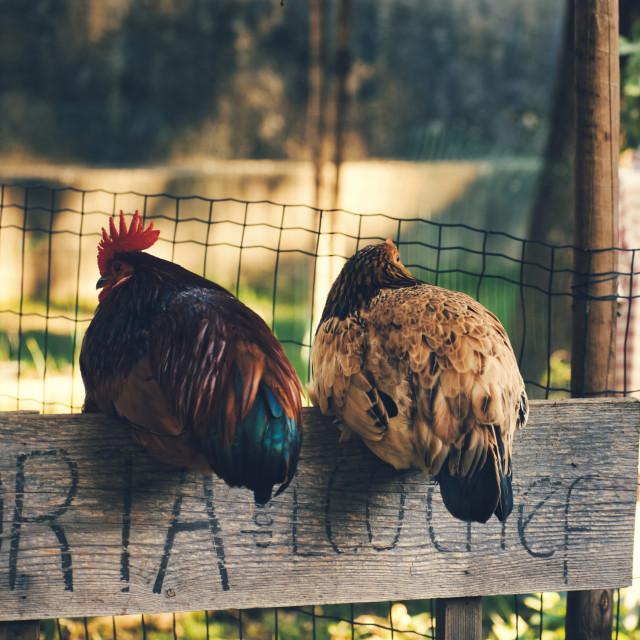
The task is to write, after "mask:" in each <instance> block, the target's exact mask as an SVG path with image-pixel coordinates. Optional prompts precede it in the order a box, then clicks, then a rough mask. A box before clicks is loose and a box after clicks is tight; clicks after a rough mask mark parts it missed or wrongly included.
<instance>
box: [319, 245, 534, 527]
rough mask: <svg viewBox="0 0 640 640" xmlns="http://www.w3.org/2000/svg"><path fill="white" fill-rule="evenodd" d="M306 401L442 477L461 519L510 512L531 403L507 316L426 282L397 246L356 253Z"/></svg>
mask: <svg viewBox="0 0 640 640" xmlns="http://www.w3.org/2000/svg"><path fill="white" fill-rule="evenodd" d="M311 359H312V375H313V380H312V383H311V385H310V388H309V394H310V397H311V400H312V402H313V404H315V405H317V406H319V407H320V408H321V410H322V412H323V413H326V414H329V415H335V416H337V417H338V419H339V421H340V428H341V429H342V431H343V437H346V436H348V435H349V433H350V432H351V431H353V432H355V433H356V434H358V435H359V436H361V437H362V439H363V440H364V442H365V444H366V445H367V446H368V447H369V448H370V449H371V450H372V451H373V452H374V453H375V454H376V455H377V456H379V457H380V458H382V459H383V460H385V461H386V462H389V463H390V464H392V465H393V466H394V467H396V468H397V469H404V468H407V467H410V466H411V465H414V466H416V467H418V468H420V469H422V470H423V471H425V472H426V473H428V474H429V475H432V476H436V477H437V479H438V481H439V483H440V490H441V493H442V498H443V500H444V503H445V505H446V507H447V509H449V511H450V512H451V513H452V514H453V515H454V516H455V517H456V518H460V519H461V520H466V521H477V522H486V521H487V520H488V519H489V518H490V517H491V516H492V515H493V514H494V513H495V514H496V516H497V517H498V518H499V519H500V520H502V521H504V520H505V519H506V518H507V516H508V515H509V513H510V512H511V510H512V508H513V494H512V490H511V477H512V472H511V446H512V440H513V433H514V430H515V429H516V428H517V427H521V426H523V425H524V424H525V423H526V421H527V416H528V404H527V396H526V393H525V389H524V383H523V381H522V376H521V375H520V372H519V370H518V365H517V362H516V358H515V355H514V353H513V349H512V348H511V344H510V343H509V338H508V337H507V334H506V332H505V330H504V328H503V327H502V325H501V324H500V322H499V321H498V319H497V318H496V317H495V316H494V315H493V314H492V313H490V312H489V311H487V309H485V308H484V307H483V306H482V305H481V304H479V303H478V302H476V301H475V300H474V299H473V298H470V297H469V296H467V295H465V294H463V293H457V292H454V291H448V290H446V289H441V288H440V287H435V286H432V285H430V284H426V283H424V282H421V281H419V280H417V279H416V278H414V277H413V276H412V275H411V273H409V271H408V270H407V269H406V268H405V267H404V265H403V264H402V263H401V262H400V254H399V253H398V250H397V249H396V247H395V246H394V244H393V243H392V242H391V240H387V241H386V242H385V243H382V244H378V245H374V246H370V247H366V248H364V249H362V250H361V251H358V252H357V253H356V254H355V255H354V256H352V257H351V258H350V259H349V260H348V261H347V263H346V264H345V266H344V267H343V269H342V271H341V273H340V274H339V276H338V278H337V279H336V281H335V282H334V284H333V286H332V288H331V290H330V292H329V296H328V298H327V302H326V305H325V308H324V312H323V314H322V318H321V320H320V324H319V326H318V329H317V331H316V334H315V338H314V340H313V345H312V349H311Z"/></svg>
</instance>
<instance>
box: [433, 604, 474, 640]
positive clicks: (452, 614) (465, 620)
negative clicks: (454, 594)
mask: <svg viewBox="0 0 640 640" xmlns="http://www.w3.org/2000/svg"><path fill="white" fill-rule="evenodd" d="M481 637H482V598H440V599H438V600H436V640H459V639H460V638H465V640H480V638H481Z"/></svg>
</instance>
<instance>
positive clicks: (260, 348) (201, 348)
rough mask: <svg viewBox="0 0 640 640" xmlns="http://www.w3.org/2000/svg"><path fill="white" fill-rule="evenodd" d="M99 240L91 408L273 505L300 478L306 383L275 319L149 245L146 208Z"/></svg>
mask: <svg viewBox="0 0 640 640" xmlns="http://www.w3.org/2000/svg"><path fill="white" fill-rule="evenodd" d="M109 225H110V233H109V234H107V232H106V230H105V229H103V230H102V236H103V237H102V240H101V241H100V243H99V245H98V267H99V270H100V279H99V280H98V282H97V284H96V288H97V289H100V290H101V291H100V294H99V295H98V299H99V303H98V307H97V309H96V312H95V315H94V317H93V320H92V321H91V324H90V325H89V328H88V329H87V332H86V334H85V337H84V340H83V343H82V350H81V353H80V369H81V372H82V379H83V382H84V386H85V390H86V399H85V402H84V407H83V411H85V412H95V411H100V412H102V413H105V414H107V415H109V416H117V417H119V418H120V419H121V420H123V421H124V422H126V423H127V424H128V425H130V426H131V427H132V434H133V436H134V438H135V440H136V441H137V442H138V443H140V444H141V445H142V446H143V447H145V448H146V449H147V451H148V452H149V453H150V454H151V455H152V456H154V457H155V458H157V459H159V460H161V461H163V462H167V463H170V464H173V465H177V466H182V467H188V468H190V469H192V470H194V471H196V472H199V473H203V474H209V473H211V471H214V472H215V473H216V474H217V475H218V476H220V477H221V478H222V479H223V480H224V481H225V482H226V483H227V484H229V485H230V486H233V487H235V486H244V487H247V488H249V489H251V490H252V491H253V493H254V497H255V501H256V502H257V503H259V504H264V503H266V502H267V501H268V500H269V499H270V497H271V493H272V489H273V486H274V485H275V484H280V487H279V489H278V491H277V492H276V494H275V495H278V494H279V493H280V492H281V491H283V490H284V489H285V488H286V487H287V485H288V484H289V483H290V482H291V480H292V478H293V475H294V472H295V469H296V465H297V461H298V455H299V452H300V443H301V435H302V420H301V412H302V409H301V393H302V387H301V385H300V382H299V380H298V377H297V376H296V373H295V370H294V368H293V366H292V365H291V363H290V362H289V360H288V359H287V357H286V355H285V353H284V350H283V349H282V346H281V345H280V343H279V342H278V341H277V340H276V338H275V336H274V335H273V333H272V332H271V330H270V329H269V328H268V327H267V325H266V324H265V322H264V321H263V320H262V319H261V318H260V317H259V316H258V315H257V314H256V313H254V312H253V311H252V310H251V309H249V308H248V307H247V306H245V305H244V304H243V303H242V302H240V301H239V300H238V299H237V298H236V297H235V296H233V295H232V294H231V293H229V292H228V291H227V290H226V289H224V288H223V287H221V286H219V285H218V284H216V283H214V282H211V281H209V280H206V279H205V278H202V277H200V276H198V275H196V274H194V273H191V272H190V271H187V270H186V269H183V268H182V267H180V266H178V265H176V264H173V263H172V262H168V261H166V260H162V259H160V258H156V257H155V256H152V255H150V254H148V253H144V252H143V250H144V249H147V248H149V247H150V246H152V245H153V244H154V243H155V242H156V240H157V238H158V235H159V231H154V230H153V223H151V224H150V225H149V226H148V228H146V229H143V223H142V221H141V220H140V219H139V216H138V212H137V211H136V213H135V215H134V216H133V220H132V221H131V224H130V226H129V228H128V229H127V225H126V221H125V218H124V214H123V213H122V212H120V225H119V230H117V229H116V225H115V224H114V222H113V218H110V220H109Z"/></svg>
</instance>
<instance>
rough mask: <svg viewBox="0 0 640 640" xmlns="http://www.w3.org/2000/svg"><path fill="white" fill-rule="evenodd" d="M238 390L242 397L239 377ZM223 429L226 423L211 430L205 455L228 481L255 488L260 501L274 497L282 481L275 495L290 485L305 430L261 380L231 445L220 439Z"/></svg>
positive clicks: (266, 500) (238, 425)
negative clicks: (289, 415)
mask: <svg viewBox="0 0 640 640" xmlns="http://www.w3.org/2000/svg"><path fill="white" fill-rule="evenodd" d="M237 391H238V397H241V393H242V381H241V380H240V378H238V384H237ZM220 419H222V416H221V417H220ZM224 429H225V426H224V425H222V428H221V429H218V428H213V429H211V432H210V435H209V438H208V440H207V442H206V455H207V458H208V459H209V463H210V464H211V466H212V468H213V470H214V471H215V472H216V473H217V474H218V475H219V476H220V477H221V478H222V479H223V480H224V481H225V482H227V484H229V485H231V486H243V487H247V488H248V489H250V490H252V491H253V493H254V498H255V501H256V502H257V503H258V504H265V503H267V502H268V501H269V500H270V499H271V494H272V491H273V487H274V485H276V484H280V487H279V488H278V490H277V491H276V493H275V495H276V496H277V495H279V494H280V493H281V492H282V491H284V490H285V489H286V488H287V486H288V485H289V483H290V482H291V480H292V479H293V475H294V473H295V469H296V466H297V464H298V457H299V455H300V446H301V439H302V438H301V431H302V430H301V429H300V425H298V424H296V421H295V419H294V418H290V417H288V416H287V414H286V412H285V410H284V408H283V407H282V405H281V404H280V403H279V402H278V400H277V399H276V397H275V396H274V394H273V393H272V391H271V390H270V389H269V387H267V386H266V385H265V384H263V383H260V386H259V389H258V392H257V393H256V397H255V400H254V402H253V405H252V406H251V409H250V410H249V412H248V414H247V416H246V417H245V418H244V420H240V419H238V422H237V424H236V426H235V433H234V436H233V441H232V443H231V447H228V446H226V445H225V444H223V443H221V442H220V441H219V439H220V435H219V434H220V433H223V432H224Z"/></svg>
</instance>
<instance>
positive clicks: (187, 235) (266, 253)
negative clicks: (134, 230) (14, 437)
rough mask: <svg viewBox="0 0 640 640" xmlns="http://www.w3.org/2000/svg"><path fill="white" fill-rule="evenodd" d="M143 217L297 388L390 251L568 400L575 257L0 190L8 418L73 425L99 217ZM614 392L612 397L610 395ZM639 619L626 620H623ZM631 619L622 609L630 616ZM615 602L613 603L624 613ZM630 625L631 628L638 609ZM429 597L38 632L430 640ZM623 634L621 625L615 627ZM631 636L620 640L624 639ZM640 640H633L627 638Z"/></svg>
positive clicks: (548, 631) (510, 631) (630, 260)
mask: <svg viewBox="0 0 640 640" xmlns="http://www.w3.org/2000/svg"><path fill="white" fill-rule="evenodd" d="M120 210H124V211H125V213H133V212H134V211H136V210H137V211H139V212H140V214H141V215H142V216H143V217H144V218H145V219H146V220H153V223H154V227H155V228H156V229H159V230H160V232H161V233H160V239H159V242H158V243H157V244H156V245H155V246H154V249H153V252H154V253H155V254H156V255H158V256H160V257H163V258H166V259H169V260H172V261H175V262H177V263H179V264H181V265H182V266H184V267H186V268H188V269H190V270H192V271H194V272H196V273H199V274H201V275H204V276H205V277H207V278H209V279H212V280H215V281H216V282H218V283H219V284H221V285H223V286H225V287H226V288H228V289H229V290H230V291H232V292H234V293H235V294H236V295H238V297H240V299H241V300H243V302H245V303H246V304H248V305H249V306H250V307H252V308H253V309H255V310H256V311H257V312H258V313H260V314H261V315H262V316H263V317H264V318H265V320H266V321H267V324H269V325H270V326H271V328H272V329H273V330H274V332H275V334H276V336H277V337H278V339H279V340H280V341H281V342H282V344H283V345H284V348H285V351H286V353H287V355H288V357H289V358H290V360H291V361H292V363H293V364H294V366H295V368H296V370H297V372H298V375H299V377H300V379H301V381H302V382H303V384H304V383H306V382H307V381H308V378H309V373H310V358H309V356H310V349H311V341H312V337H313V331H314V329H315V326H316V325H317V322H318V320H319V318H320V314H321V312H322V308H323V305H324V300H325V297H326V294H327V292H328V290H329V287H330V285H331V283H332V282H333V280H334V278H335V277H336V276H337V274H338V272H339V270H340V268H341V267H342V265H343V264H344V262H345V261H346V259H347V258H348V257H350V256H351V255H352V254H353V253H354V252H355V251H356V250H357V249H359V248H361V247H363V246H366V245H367V244H370V243H372V242H377V241H381V240H384V239H385V238H391V239H392V240H393V241H394V242H395V243H396V244H397V245H398V247H399V249H400V253H401V256H402V259H403V262H404V264H405V265H406V266H407V268H408V269H409V270H410V271H411V272H412V273H413V274H414V275H415V276H417V277H418V278H421V279H423V280H426V281H429V282H432V283H434V284H437V285H440V286H443V287H446V288H449V289H454V290H458V291H465V292H466V293H469V294H470V295H472V296H473V297H475V298H476V299H478V300H479V301H480V302H481V303H482V304H484V305H485V306H486V307H487V308H488V309H490V310H491V311H493V312H494V313H495V314H496V315H497V316H498V317H499V318H500V320H501V321H502V323H503V324H504V326H505V328H506V330H507V332H508V334H509V336H510V338H511V341H512V343H513V346H514V350H515V352H516V354H517V355H518V359H519V363H520V367H521V370H522V373H523V377H524V379H525V382H526V385H527V390H528V393H529V395H530V397H531V398H553V397H568V396H569V393H570V349H571V303H572V299H573V298H574V297H576V296H578V295H580V296H586V297H587V298H588V297H589V290H588V287H587V288H586V290H584V289H581V290H580V291H574V290H573V288H572V279H573V272H572V265H573V261H574V252H575V251H576V249H575V248H574V247H572V246H568V245H566V246H553V245H548V244H544V243H540V242H531V241H528V240H526V239H523V238H518V237H515V236H513V235H510V234H507V233H504V232H500V231H489V230H482V229H476V228H473V227H472V226H469V225H463V224H446V223H443V222H439V221H434V220H430V219H426V218H411V219H408V218H398V217H394V216H391V215H387V214H384V213H369V214H364V213H352V212H348V211H341V210H340V211H323V210H318V209H314V208H312V207H308V206H304V205H297V204H278V203H274V202H268V201H262V202H249V201H239V200H234V199H208V198H204V197H200V196H192V197H177V196H172V195H170V194H165V193H161V194H143V193H133V192H127V193H116V192H107V191H102V190H95V191H88V190H79V189H73V188H67V187H65V188H51V187H47V186H40V185H24V184H4V185H1V186H0V281H1V282H3V287H2V290H0V410H8V411H14V410H37V411H41V412H69V411H71V412H77V411H80V410H81V408H82V402H83V398H84V390H83V386H82V381H81V377H80V371H79V366H78V356H79V351H80V346H81V344H82V337H83V334H84V331H85V329H86V328H87V326H88V324H89V322H90V320H91V317H92V315H93V311H94V309H95V306H96V304H97V295H96V291H95V282H96V280H97V277H98V270H97V267H96V262H95V259H96V245H97V243H98V241H99V238H100V235H101V228H102V227H103V226H105V225H106V217H107V216H110V215H115V214H116V213H118V212H119V211H120ZM609 251H612V252H615V253H616V255H617V261H618V265H619V268H618V270H617V272H616V273H607V274H592V278H593V279H594V280H595V279H601V278H612V277H617V278H618V283H619V286H618V295H617V298H616V301H617V304H618V316H619V318H618V320H619V322H618V334H617V337H616V352H617V362H618V369H617V377H616V388H615V389H609V390H607V391H609V392H615V393H617V394H620V395H628V394H630V393H634V392H636V391H638V389H640V381H637V380H636V376H635V369H636V367H634V358H633V356H634V353H635V349H636V346H635V343H634V336H635V335H640V333H639V332H635V331H634V328H635V323H636V321H637V320H636V318H635V317H634V309H635V307H634V305H633V301H634V300H635V298H636V297H637V294H634V287H633V284H634V280H635V278H636V277H637V274H638V269H639V268H640V260H637V259H636V249H627V248H611V249H609ZM603 391H605V390H603ZM485 601H486V603H485V619H484V623H483V624H484V628H485V634H484V635H485V636H486V637H497V638H522V639H525V638H552V637H556V636H555V635H554V633H555V630H556V629H557V628H559V627H562V625H563V619H564V616H563V611H564V600H563V598H562V597H561V596H560V595H559V594H537V595H535V596H534V595H519V596H512V597H496V598H486V599H485ZM630 607H631V608H630ZM632 608H633V607H632V606H628V607H626V608H625V611H627V610H629V611H631V609H632ZM619 611H620V597H618V612H619ZM629 615H634V614H633V612H632V611H631V613H629ZM434 625H435V617H434V604H433V601H431V600H426V601H415V602H408V603H373V604H370V605H363V604H357V605H355V604H354V605H335V606H323V607H319V606H316V607H300V608H289V609H275V610H273V609H272V610H256V611H253V610H248V611H240V610H238V611H227V612H216V613H210V612H202V613H200V614H189V615H186V614H184V615H183V614H167V615H165V616H143V617H142V618H141V617H140V616H127V617H123V618H117V619H116V618H113V619H112V618H94V619H90V620H87V619H85V620H55V621H44V622H43V625H42V634H43V637H46V638H61V639H62V638H84V637H86V638H94V637H96V638H97V637H100V638H102V637H104V638H109V637H114V638H116V637H117V638H123V639H124V638H134V637H143V638H147V637H148V638H178V637H184V638H210V637H211V638H218V637H220V638H235V637H238V638H267V637H268V638H271V637H276V638H298V637H310V638H314V639H315V638H332V639H342V638H345V639H346V638H433V637H435V634H434ZM614 627H615V629H616V631H615V637H618V636H619V633H620V629H621V626H620V624H619V623H618V622H616V624H615V625H614ZM620 637H627V636H620ZM629 637H632V636H629Z"/></svg>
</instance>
